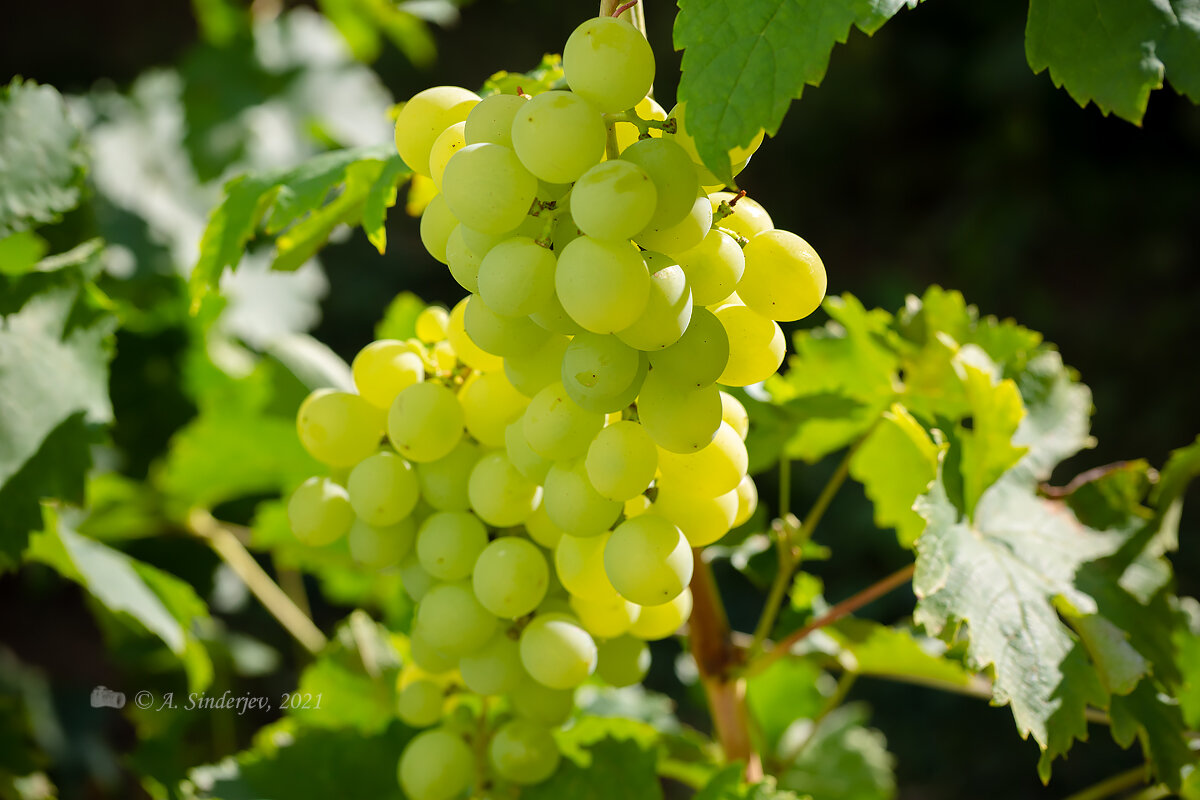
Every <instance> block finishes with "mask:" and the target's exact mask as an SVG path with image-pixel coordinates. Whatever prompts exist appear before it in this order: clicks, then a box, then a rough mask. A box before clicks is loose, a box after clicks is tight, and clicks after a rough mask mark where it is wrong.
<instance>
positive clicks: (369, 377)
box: [350, 339, 425, 409]
mask: <svg viewBox="0 0 1200 800" xmlns="http://www.w3.org/2000/svg"><path fill="white" fill-rule="evenodd" d="M350 372H351V374H352V375H353V376H354V386H355V387H356V388H357V389H358V394H359V396H360V397H362V398H363V399H364V400H366V401H367V402H368V403H370V404H371V405H373V406H375V407H376V408H382V409H387V408H391V405H392V401H393V400H395V399H396V395H398V394H400V392H401V391H402V390H403V389H406V388H408V387H409V386H412V385H413V384H414V383H420V382H421V381H423V380H425V362H424V361H422V360H421V356H420V355H419V354H417V353H414V352H413V350H412V348H411V347H410V346H409V345H408V344H406V343H405V342H398V341H396V340H395V339H381V340H380V341H378V342H371V343H370V344H369V345H367V346H366V347H364V348H363V349H362V350H360V351H359V352H358V355H356V356H355V357H354V362H353V363H352V364H351V366H350Z"/></svg>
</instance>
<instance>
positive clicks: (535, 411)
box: [521, 382, 604, 461]
mask: <svg viewBox="0 0 1200 800" xmlns="http://www.w3.org/2000/svg"><path fill="white" fill-rule="evenodd" d="M521 424H522V430H523V431H524V433H525V439H526V441H528V442H529V446H530V447H531V448H532V449H533V451H534V452H535V453H537V454H538V455H540V456H542V457H543V458H548V459H550V460H552V461H561V460H564V459H570V458H578V457H579V456H582V455H583V454H584V453H586V452H587V448H588V445H589V444H591V441H592V438H593V437H594V436H595V435H596V434H597V433H599V432H600V429H601V428H603V427H604V415H603V414H602V413H598V412H594V411H587V410H585V409H583V408H580V407H579V405H578V404H577V403H576V402H575V401H574V400H572V399H571V398H570V396H569V395H568V394H567V391H566V389H565V388H564V387H563V385H562V384H561V383H557V382H556V383H552V384H550V385H549V386H547V387H545V388H544V389H542V390H541V391H540V392H538V393H537V394H536V395H534V397H533V399H532V400H530V401H529V406H528V407H527V408H526V409H525V415H524V416H523V417H522V423H521Z"/></svg>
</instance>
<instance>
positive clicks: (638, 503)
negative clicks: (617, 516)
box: [625, 494, 650, 519]
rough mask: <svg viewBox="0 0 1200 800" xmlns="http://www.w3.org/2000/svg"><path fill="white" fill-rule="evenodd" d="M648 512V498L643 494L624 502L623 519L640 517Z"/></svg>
mask: <svg viewBox="0 0 1200 800" xmlns="http://www.w3.org/2000/svg"><path fill="white" fill-rule="evenodd" d="M649 510H650V498H649V497H646V495H644V494H639V495H637V496H636V497H631V498H629V499H628V500H626V501H625V519H633V518H634V517H640V516H641V515H642V514H645V513H646V512H647V511H649Z"/></svg>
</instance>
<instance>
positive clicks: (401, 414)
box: [387, 383, 464, 463]
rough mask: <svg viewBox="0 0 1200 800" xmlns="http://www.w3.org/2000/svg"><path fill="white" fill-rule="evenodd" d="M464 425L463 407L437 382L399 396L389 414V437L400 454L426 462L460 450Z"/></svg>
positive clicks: (414, 388)
mask: <svg viewBox="0 0 1200 800" xmlns="http://www.w3.org/2000/svg"><path fill="white" fill-rule="evenodd" d="M463 425H464V421H463V410H462V406H460V405H459V403H458V398H457V397H455V396H454V392H452V391H450V390H449V389H447V388H446V387H445V386H442V385H440V384H437V383H415V384H413V385H412V386H409V387H408V388H407V389H405V390H404V391H402V392H400V394H398V395H396V400H395V402H393V403H392V408H391V410H390V411H389V412H388V424H387V435H388V439H389V440H391V443H392V446H393V447H395V448H396V451H397V452H399V453H400V455H402V456H404V457H405V458H407V459H409V460H410V461H417V462H420V463H425V462H429V461H437V460H438V459H439V458H443V457H445V456H446V455H447V454H449V453H450V451H452V450H453V449H454V448H455V447H457V446H458V443H459V441H461V440H462V435H463Z"/></svg>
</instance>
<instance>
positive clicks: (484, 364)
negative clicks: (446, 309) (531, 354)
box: [446, 295, 504, 372]
mask: <svg viewBox="0 0 1200 800" xmlns="http://www.w3.org/2000/svg"><path fill="white" fill-rule="evenodd" d="M471 297H475V295H471ZM471 297H464V298H463V299H462V300H460V301H458V304H457V305H455V306H454V308H452V309H450V324H449V326H448V327H447V328H446V340H447V341H449V342H450V346H451V347H453V348H454V352H455V354H456V355H457V356H458V359H459V360H460V361H462V362H463V363H464V364H466V365H467V366H468V367H470V368H471V369H474V370H478V371H479V372H495V371H496V370H498V369H503V368H504V359H502V358H501V357H500V356H497V355H492V354H491V353H489V352H486V351H485V350H482V349H481V348H480V347H479V345H477V344H475V342H473V341H471V337H470V336H468V335H467V326H466V315H467V303H468V301H469V300H470V299H471Z"/></svg>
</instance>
